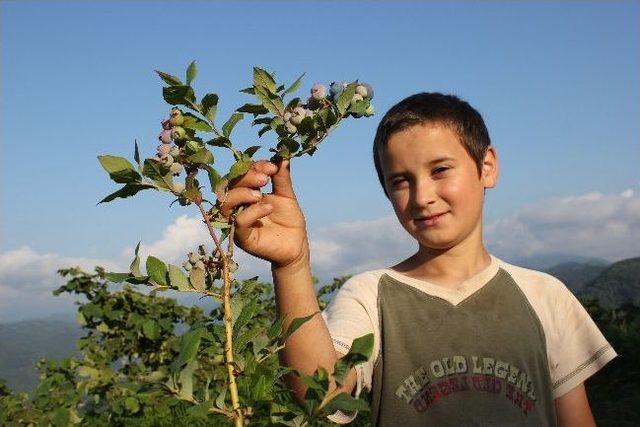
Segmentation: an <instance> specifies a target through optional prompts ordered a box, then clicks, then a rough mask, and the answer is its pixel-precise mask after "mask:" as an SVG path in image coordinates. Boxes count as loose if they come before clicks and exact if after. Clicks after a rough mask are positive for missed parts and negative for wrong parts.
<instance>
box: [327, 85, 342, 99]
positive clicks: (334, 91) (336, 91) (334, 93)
mask: <svg viewBox="0 0 640 427" xmlns="http://www.w3.org/2000/svg"><path fill="white" fill-rule="evenodd" d="M342 92H344V85H343V83H342V82H332V83H331V86H330V87H329V94H330V95H331V97H332V98H337V97H338V96H340V94H341V93H342Z"/></svg>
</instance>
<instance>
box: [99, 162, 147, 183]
mask: <svg viewBox="0 0 640 427" xmlns="http://www.w3.org/2000/svg"><path fill="white" fill-rule="evenodd" d="M98 160H99V161H100V164H101V165H102V167H103V168H104V170H106V171H107V172H108V173H109V176H110V177H111V179H112V180H114V181H115V182H117V183H118V184H129V183H133V182H140V180H141V179H142V177H141V176H140V174H139V173H138V172H136V171H135V169H134V168H133V165H132V164H131V163H130V162H129V160H127V159H125V158H124V157H117V156H98Z"/></svg>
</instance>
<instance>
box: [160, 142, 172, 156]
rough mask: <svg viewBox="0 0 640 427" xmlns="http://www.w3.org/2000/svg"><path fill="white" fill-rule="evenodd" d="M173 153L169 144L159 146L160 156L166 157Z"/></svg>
mask: <svg viewBox="0 0 640 427" xmlns="http://www.w3.org/2000/svg"><path fill="white" fill-rule="evenodd" d="M170 151H171V146H170V145H169V144H159V145H158V156H159V157H164V156H166V155H167V154H169V152H170Z"/></svg>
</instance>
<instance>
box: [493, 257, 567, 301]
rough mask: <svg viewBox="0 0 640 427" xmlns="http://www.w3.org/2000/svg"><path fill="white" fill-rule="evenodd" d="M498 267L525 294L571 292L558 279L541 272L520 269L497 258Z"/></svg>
mask: <svg viewBox="0 0 640 427" xmlns="http://www.w3.org/2000/svg"><path fill="white" fill-rule="evenodd" d="M494 258H495V257H494ZM495 259H496V260H497V262H498V265H499V266H500V268H501V269H502V270H504V271H505V272H506V273H507V274H508V275H509V276H511V278H512V279H513V281H514V282H515V283H516V284H517V285H518V286H519V287H520V288H521V289H522V290H523V291H525V292H527V293H532V294H534V295H540V294H556V293H565V292H570V291H569V290H568V289H567V287H566V286H565V284H564V283H563V282H562V281H561V280H560V279H558V278H557V277H554V276H552V275H551V274H549V273H546V272H544V271H540V270H534V269H531V268H525V267H520V266H518V265H515V264H510V263H508V262H506V261H503V260H501V259H498V258H495Z"/></svg>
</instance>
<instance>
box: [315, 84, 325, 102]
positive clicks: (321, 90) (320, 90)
mask: <svg viewBox="0 0 640 427" xmlns="http://www.w3.org/2000/svg"><path fill="white" fill-rule="evenodd" d="M311 96H312V97H313V99H316V100H321V99H324V97H326V96H327V88H326V86H325V85H323V84H322V83H316V84H314V85H313V86H312V87H311Z"/></svg>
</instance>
